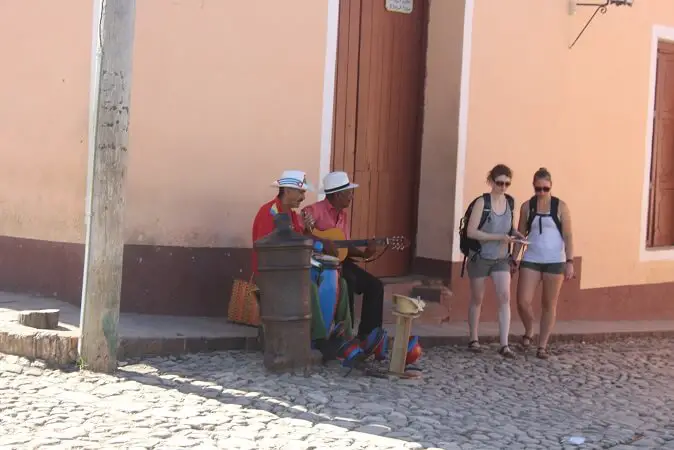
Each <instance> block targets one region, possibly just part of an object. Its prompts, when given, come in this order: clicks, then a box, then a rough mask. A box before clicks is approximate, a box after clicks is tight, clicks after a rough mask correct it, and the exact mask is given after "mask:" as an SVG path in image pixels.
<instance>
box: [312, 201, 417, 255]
mask: <svg viewBox="0 0 674 450" xmlns="http://www.w3.org/2000/svg"><path fill="white" fill-rule="evenodd" d="M302 218H303V219H304V225H305V226H306V227H307V228H308V229H309V230H310V231H311V233H312V234H313V235H314V236H316V237H317V238H319V239H326V240H330V241H332V242H333V244H334V245H335V247H337V258H339V261H340V262H343V261H344V260H345V259H346V257H347V255H348V254H349V248H348V247H367V245H368V243H369V242H370V241H371V240H372V239H346V236H345V235H344V232H343V231H342V230H340V229H339V228H329V229H327V230H318V229H316V228H314V224H315V221H314V220H313V218H312V217H311V216H310V215H309V214H308V213H306V212H304V211H303V212H302ZM374 241H375V243H376V244H377V245H378V246H388V247H389V248H391V249H392V250H395V251H399V252H401V251H403V250H405V249H407V248H408V247H409V246H410V242H409V240H408V239H407V238H405V237H404V236H392V237H385V238H375V239H374Z"/></svg>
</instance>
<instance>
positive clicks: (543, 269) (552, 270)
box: [520, 261, 566, 275]
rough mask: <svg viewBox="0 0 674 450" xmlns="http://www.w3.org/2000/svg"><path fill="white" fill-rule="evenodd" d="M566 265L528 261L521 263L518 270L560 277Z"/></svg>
mask: <svg viewBox="0 0 674 450" xmlns="http://www.w3.org/2000/svg"><path fill="white" fill-rule="evenodd" d="M565 265H566V263H535V262H529V261H521V262H520V269H529V270H535V271H536V272H540V273H549V274H553V275H561V274H563V273H564V266H565Z"/></svg>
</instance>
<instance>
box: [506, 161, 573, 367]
mask: <svg viewBox="0 0 674 450" xmlns="http://www.w3.org/2000/svg"><path fill="white" fill-rule="evenodd" d="M533 185H534V191H535V193H536V195H534V196H533V197H532V198H531V199H530V200H528V201H526V202H524V204H522V208H521V210H520V220H519V226H518V229H519V231H520V232H521V233H523V234H524V235H526V236H527V240H528V247H527V248H526V250H525V251H524V255H522V261H521V263H520V264H519V272H520V274H519V280H518V283H517V310H518V312H519V315H520V318H521V319H522V323H523V324H524V330H525V331H524V336H523V337H522V346H523V347H524V348H525V349H526V348H528V347H529V346H530V345H531V343H532V342H533V335H534V330H533V327H534V313H533V309H532V307H531V302H532V300H533V297H534V294H535V293H536V289H537V288H538V285H539V284H541V282H542V283H543V295H542V309H541V322H540V333H539V338H538V350H537V351H536V356H537V357H538V358H541V359H547V358H548V357H549V353H548V340H549V339H550V334H551V333H552V328H553V327H554V324H555V317H556V314H557V299H558V298H559V292H560V290H561V287H562V283H563V282H564V280H570V279H571V278H573V276H574V268H573V237H572V236H573V235H572V233H571V215H570V213H569V208H568V207H567V205H566V203H564V202H563V201H562V200H560V199H558V198H557V197H553V196H552V194H551V193H550V191H551V189H552V176H551V175H550V172H548V170H547V169H545V168H544V167H541V168H540V169H538V171H537V172H536V173H535V174H534V182H533ZM516 247H519V246H516ZM517 250H518V248H516V251H515V255H517V254H518V253H519V252H518V251H517Z"/></svg>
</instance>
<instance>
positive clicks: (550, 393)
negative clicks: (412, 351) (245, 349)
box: [0, 340, 674, 450]
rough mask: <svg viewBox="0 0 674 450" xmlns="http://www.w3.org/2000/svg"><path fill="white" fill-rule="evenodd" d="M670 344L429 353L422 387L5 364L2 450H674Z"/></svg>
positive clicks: (210, 370)
mask: <svg viewBox="0 0 674 450" xmlns="http://www.w3.org/2000/svg"><path fill="white" fill-rule="evenodd" d="M672 344H674V342H672V341H665V340H635V341H622V342H617V343H613V344H602V345H581V344H575V345H571V344H568V345H560V346H558V347H556V348H555V349H554V353H556V356H554V357H553V358H552V359H550V360H548V361H541V360H538V359H536V358H534V357H533V355H529V357H528V358H524V357H523V356H522V354H520V355H519V358H518V359H517V360H515V361H508V360H503V359H501V358H500V357H499V356H497V355H496V347H493V348H491V349H490V351H488V352H486V353H485V354H483V355H473V354H469V353H467V352H466V351H464V350H463V349H462V348H440V349H432V350H429V351H428V353H427V355H425V357H424V359H423V367H424V369H425V372H424V374H425V376H424V379H423V380H421V381H401V380H382V379H376V378H365V377H363V376H360V375H356V374H351V375H350V376H349V377H344V376H343V375H344V372H343V371H342V369H340V368H339V367H335V366H329V367H328V368H322V369H321V370H320V371H319V372H318V373H317V374H315V375H313V376H311V377H301V376H289V375H280V376H277V375H267V374H265V372H264V370H263V368H262V362H261V355H259V354H250V353H240V352H230V353H218V354H210V355H193V356H188V357H185V358H182V359H175V358H152V359H146V360H143V361H140V362H139V361H136V362H128V363H127V364H126V365H124V366H123V367H121V369H120V371H119V373H118V374H117V375H116V376H108V375H98V374H92V373H87V372H78V371H71V372H64V371H55V370H49V369H45V368H44V366H43V365H42V364H40V362H33V363H30V362H28V361H27V360H23V359H20V358H16V357H11V356H2V355H0V447H1V448H12V449H24V448H50V449H51V448H157V449H159V448H161V449H168V448H192V447H193V448H199V449H208V448H222V449H232V450H234V449H288V450H290V449H293V450H294V449H298V450H306V449H333V448H335V449H393V448H442V449H448V450H449V449H496V448H499V449H539V448H549V449H555V448H575V447H574V446H573V445H572V444H570V443H569V438H570V437H574V436H576V437H583V438H585V444H583V445H582V446H581V447H580V448H588V449H589V448H593V449H594V448H615V449H626V448H632V446H634V447H636V448H649V449H655V448H668V449H674V389H672V386H673V381H674V363H673V362H672V356H674V345H672Z"/></svg>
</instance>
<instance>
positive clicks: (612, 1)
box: [569, 0, 634, 50]
mask: <svg viewBox="0 0 674 450" xmlns="http://www.w3.org/2000/svg"><path fill="white" fill-rule="evenodd" d="M633 1H634V0H606V1H605V2H604V3H577V2H576V1H575V0H571V3H572V4H573V5H572V6H573V8H572V9H573V10H574V11H575V8H576V7H578V6H592V7H594V8H595V10H594V13H592V16H590V18H589V19H588V21H587V22H586V23H585V26H584V27H583V29H582V30H580V33H578V36H576V39H574V41H573V42H572V43H571V45H569V50H571V49H572V48H573V46H574V45H576V42H578V39H580V37H581V36H582V35H583V33H585V30H586V29H587V27H589V26H590V23H591V22H592V21H593V20H594V18H595V16H596V15H597V14H598V13H601V14H606V11H608V6H609V5H616V6H622V5H627V6H632V3H633Z"/></svg>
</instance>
